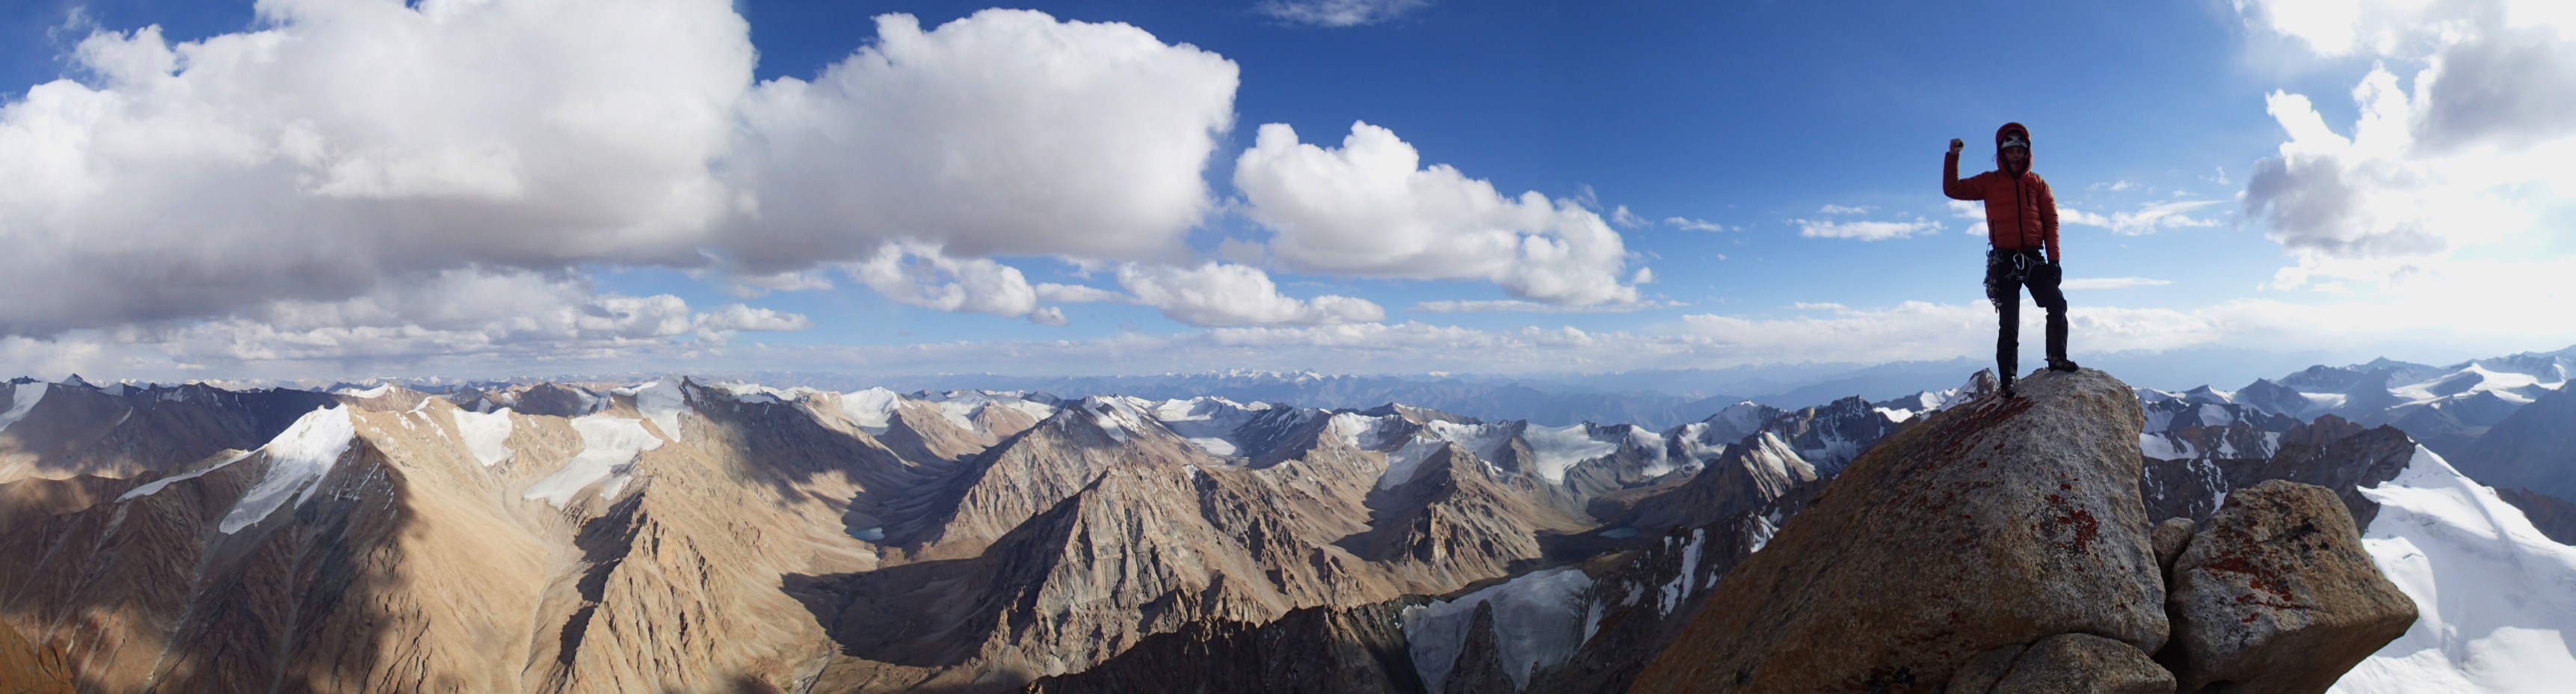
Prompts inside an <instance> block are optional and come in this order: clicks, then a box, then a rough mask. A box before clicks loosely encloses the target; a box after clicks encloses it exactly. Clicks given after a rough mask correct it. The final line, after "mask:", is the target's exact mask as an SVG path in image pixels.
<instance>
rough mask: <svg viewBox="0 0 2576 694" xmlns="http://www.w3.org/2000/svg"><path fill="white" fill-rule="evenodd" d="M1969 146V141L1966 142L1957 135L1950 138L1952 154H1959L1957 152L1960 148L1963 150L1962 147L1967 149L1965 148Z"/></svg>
mask: <svg viewBox="0 0 2576 694" xmlns="http://www.w3.org/2000/svg"><path fill="white" fill-rule="evenodd" d="M1967 146H1968V143H1967V142H1965V141H1962V140H1960V139H1959V138H1955V137H1953V138H1950V153H1951V154H1957V153H1959V150H1961V149H1965V148H1967Z"/></svg>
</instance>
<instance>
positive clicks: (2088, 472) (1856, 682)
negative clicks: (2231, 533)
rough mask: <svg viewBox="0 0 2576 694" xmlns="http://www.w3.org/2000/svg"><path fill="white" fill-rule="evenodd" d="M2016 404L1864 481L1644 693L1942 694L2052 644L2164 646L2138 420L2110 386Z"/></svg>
mask: <svg viewBox="0 0 2576 694" xmlns="http://www.w3.org/2000/svg"><path fill="white" fill-rule="evenodd" d="M2021 392H2022V394H2023V396H2022V397H2021V398H2018V399H2012V400H2004V399H1998V398H1988V399H1984V400H1979V401H1976V402H1974V403H1971V404H1967V405H1963V406H1960V407H1956V408H1952V409H1950V410H1947V411H1944V412H1942V413H1940V414H1937V415H1934V416H1933V417H1931V418H1930V419H1929V420H1928V421H1925V422H1923V423H1921V424H1920V425H1917V426H1913V427H1910V428H1908V429H1906V430H1904V431H1902V432H1899V433H1898V434H1897V435H1896V436H1894V437H1892V438H1890V439H1888V440H1886V441H1882V442H1880V443H1878V445H1877V446H1876V447H1875V448H1873V449H1872V451H1871V453H1869V454H1868V455H1865V456H1862V457H1861V458H1860V459H1859V460H1857V461H1855V462H1854V463H1852V464H1851V466H1850V467H1849V468H1847V469H1846V470H1845V471H1844V472H1843V474H1842V476H1841V477H1839V478H1837V479H1836V480H1835V481H1834V483H1833V484H1832V486H1830V487H1828V488H1827V490H1826V492H1825V495H1824V497H1823V498H1822V499H1820V500H1818V501H1817V502H1816V503H1815V504H1814V505H1813V506H1811V507H1809V508H1808V510H1807V511H1806V512H1805V513H1803V514H1801V515H1800V516H1799V518H1798V520H1797V521H1795V522H1792V523H1789V524H1788V525H1787V527H1785V528H1783V529H1782V530H1781V531H1780V533H1779V534H1778V535H1777V536H1776V537H1774V538H1773V539H1772V540H1771V542H1770V544H1769V546H1768V548H1767V549H1765V550H1764V551H1762V552H1759V553H1756V554H1754V555H1753V556H1752V557H1751V558H1750V559H1748V560H1746V561H1745V563H1744V564H1743V565H1741V566H1739V567H1737V568H1736V570H1735V571H1734V572H1733V573H1732V574H1730V575H1729V576H1727V578H1726V579H1725V580H1724V581H1722V582H1720V583H1719V584H1718V585H1717V587H1716V590H1715V592H1714V594H1712V595H1711V596H1710V598H1709V601H1708V603H1707V604H1705V605H1703V606H1702V607H1701V609H1700V612H1699V614H1698V616H1697V617H1695V618H1694V619H1693V621H1692V622H1691V623H1690V625H1689V626H1688V627H1687V628H1686V629H1685V630H1684V632H1683V633H1682V634H1681V635H1680V637H1679V638H1677V639H1676V640H1675V641H1674V642H1673V644H1672V646H1671V647H1670V648H1668V649H1666V650H1665V651H1664V652H1663V653H1662V654H1661V655H1659V656H1657V657H1656V658H1655V660H1654V661H1652V662H1651V663H1650V664H1649V665H1648V666H1647V667H1646V669H1645V671H1644V673H1643V674H1641V675H1640V676H1639V677H1638V679H1637V681H1636V685H1635V688H1634V691H1639V692H1703V691H1704V692H1768V691H1882V692H1907V691H1920V692H1929V691H1936V690H1938V689H1940V688H1941V687H1942V686H1944V685H1945V684H1946V683H1947V682H1948V680H1949V677H1950V675H1951V674H1952V672H1953V670H1955V669H1956V668H1958V666H1959V665H1960V664H1961V663H1963V662H1965V661H1967V660H1968V659H1969V658H1970V657H1971V656H1974V655H1977V654H1979V653H1983V652H1985V651H1988V650H1991V649H1994V648H1997V647H2001V646H2006V645H2010V644H2015V643H2031V642H2034V641H2037V640H2039V639H2042V638H2046V637H2049V636H2055V635H2058V634H2065V633H2078V632H2080V633H2091V634H2096V635H2103V636H2107V637H2111V638H2114V639H2116V640H2118V641H2121V642H2124V643H2127V644H2129V645H2130V646H2132V647H2134V648H2137V649H2139V650H2141V651H2148V652H2152V651H2153V650H2154V649H2156V648H2158V647H2160V646H2162V645H2163V643H2164V640H2165V635H2166V618H2165V614H2164V609H2163V605H2164V587H2163V585H2162V581H2160V580H2158V578H2157V571H2156V569H2155V557H2154V555H2153V553H2152V550H2151V547H2150V546H2149V539H2148V523H2147V519H2146V514H2145V510H2144V508H2143V507H2142V505H2141V504H2140V502H2139V501H2138V497H2137V496H2136V493H2135V490H2136V489H2137V486H2136V484H2137V479H2138V476H2139V463H2140V460H2141V456H2140V455H2139V452H2138V432H2139V431H2140V430H2141V428H2142V427H2143V426H2144V417H2143V416H2142V415H2141V414H2140V411H2139V408H2138V404H2137V400H2136V399H2135V397H2134V396H2133V395H2132V394H2131V391H2130V390H2129V388H2128V387H2127V386H2126V385H2124V384H2121V383H2120V382H2119V381H2117V380H2115V379H2112V378H2111V377H2109V376H2107V375H2104V374H2102V373H2100V372H2098V371H2082V372H2077V373H2072V374H2049V375H2042V376H2039V377H2036V378H2033V379H2031V380H2029V381H2027V382H2026V384H2025V385H2024V387H2023V388H2021ZM1897 576H1902V577H1904V578H1903V579H1902V580H1891V577H1897Z"/></svg>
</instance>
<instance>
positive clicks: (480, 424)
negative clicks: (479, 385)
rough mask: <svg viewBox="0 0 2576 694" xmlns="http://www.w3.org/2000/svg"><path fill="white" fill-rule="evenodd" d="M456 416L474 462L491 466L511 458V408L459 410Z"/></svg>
mask: <svg viewBox="0 0 2576 694" xmlns="http://www.w3.org/2000/svg"><path fill="white" fill-rule="evenodd" d="M421 402H428V401H427V400H423V401H421ZM455 417H456V433H457V435H458V436H460V437H463V438H464V439H465V450H466V452H469V453H472V454H474V462H477V463H482V464H483V467H491V466H492V465H493V464H494V463H499V462H501V461H504V460H509V459H510V447H509V445H508V442H509V440H510V428H511V426H510V408H507V407H504V408H501V409H499V410H495V411H493V412H491V413H489V414H485V413H480V412H467V411H465V410H457V411H456V412H455Z"/></svg>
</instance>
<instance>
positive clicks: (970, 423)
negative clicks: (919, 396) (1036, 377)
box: [928, 390, 1056, 433]
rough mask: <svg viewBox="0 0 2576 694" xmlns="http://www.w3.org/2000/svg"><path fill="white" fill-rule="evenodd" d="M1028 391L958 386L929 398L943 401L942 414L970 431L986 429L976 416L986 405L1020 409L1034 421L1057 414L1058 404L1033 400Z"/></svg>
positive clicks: (940, 403) (941, 402) (939, 401)
mask: <svg viewBox="0 0 2576 694" xmlns="http://www.w3.org/2000/svg"><path fill="white" fill-rule="evenodd" d="M1025 395H1026V394H1025V393H1021V392H1018V391H990V390H957V391H949V392H947V393H941V394H938V395H933V396H931V397H930V398H928V399H929V400H930V401H931V402H934V403H937V404H938V405H939V416H941V417H945V418H947V419H948V421H949V423H951V424H955V425H957V428H960V429H965V430H967V431H977V432H982V431H984V428H983V427H981V426H977V425H976V424H975V417H976V415H980V414H983V412H984V408H986V407H993V406H997V405H998V406H1001V407H1007V408H1010V409H1014V410H1019V411H1020V413H1021V414H1025V415H1028V416H1029V420H1030V421H1040V422H1042V421H1046V418H1048V417H1053V416H1055V412H1056V407H1055V406H1054V405H1049V404H1046V403H1042V402H1037V401H1033V400H1029V399H1027V398H1026V397H1025ZM985 433H990V432H985Z"/></svg>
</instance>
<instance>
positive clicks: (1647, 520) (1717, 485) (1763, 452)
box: [1594, 432, 1817, 531]
mask: <svg viewBox="0 0 2576 694" xmlns="http://www.w3.org/2000/svg"><path fill="white" fill-rule="evenodd" d="M1816 482H1817V478H1816V468H1815V466H1813V465H1809V464H1807V461H1806V460H1805V459H1803V458H1800V457H1799V456H1798V452H1797V451H1796V450H1794V449H1792V448H1791V447H1790V446H1789V443H1788V442H1787V441H1784V440H1782V439H1781V438H1780V437H1779V435H1777V434H1773V433H1770V432H1759V433H1755V434H1753V435H1751V436H1746V437H1744V439H1743V440H1741V441H1738V442H1736V443H1735V445H1732V446H1728V447H1727V449H1726V453H1725V454H1724V455H1721V456H1718V458H1717V459H1716V460H1712V461H1709V462H1708V465H1707V466H1706V467H1703V468H1701V469H1700V472H1699V474H1698V475H1696V476H1693V477H1691V478H1690V481H1688V482H1683V483H1681V484H1680V485H1677V486H1674V487H1671V488H1667V489H1659V490H1655V492H1656V493H1653V494H1650V495H1645V496H1643V498H1640V499H1638V500H1637V501H1636V502H1635V505H1634V506H1633V507H1631V508H1630V509H1628V512H1627V513H1626V514H1624V517H1618V516H1614V517H1613V518H1612V520H1614V521H1615V522H1616V523H1617V524H1619V525H1625V526H1629V527H1634V528H1639V529H1644V530H1649V531H1657V530H1663V529H1666V528H1689V527H1697V526H1701V525H1707V524H1710V523H1715V522H1718V521H1720V520H1724V519H1726V518H1728V517H1730V516H1734V515H1735V514H1737V513H1742V512H1745V511H1757V510H1761V509H1764V508H1768V507H1770V506H1771V505H1772V504H1773V503H1774V502H1776V501H1778V500H1780V499H1781V498H1782V497H1788V496H1792V495H1799V496H1805V495H1812V494H1814V493H1815V491H1816V490H1815V489H1814V488H1813V485H1815V483H1816ZM1608 505H1609V504H1607V503H1596V504H1594V509H1595V511H1594V512H1595V513H1596V514H1599V513H1601V509H1602V507H1604V506H1608Z"/></svg>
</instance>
